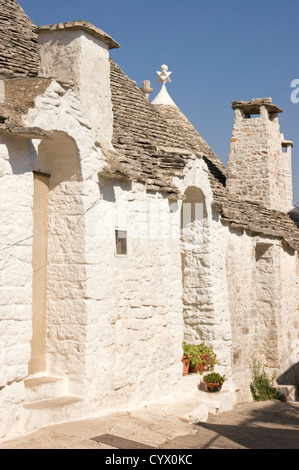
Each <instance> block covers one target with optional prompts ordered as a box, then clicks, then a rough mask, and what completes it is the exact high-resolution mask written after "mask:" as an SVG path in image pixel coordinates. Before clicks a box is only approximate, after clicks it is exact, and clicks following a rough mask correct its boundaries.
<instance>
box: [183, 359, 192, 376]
mask: <svg viewBox="0 0 299 470" xmlns="http://www.w3.org/2000/svg"><path fill="white" fill-rule="evenodd" d="M189 360H190V356H185V355H184V356H183V359H182V363H183V375H188V374H189Z"/></svg>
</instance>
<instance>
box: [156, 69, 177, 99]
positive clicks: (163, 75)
mask: <svg viewBox="0 0 299 470" xmlns="http://www.w3.org/2000/svg"><path fill="white" fill-rule="evenodd" d="M171 74H172V72H168V67H167V65H161V71H159V72H157V75H158V78H157V82H160V83H162V88H161V90H160V93H158V95H157V96H156V98H155V99H154V100H153V101H152V104H167V105H170V106H176V104H175V103H174V101H173V100H172V99H171V97H170V96H169V93H168V91H167V90H166V83H171V80H170V78H169V77H170V75H171Z"/></svg>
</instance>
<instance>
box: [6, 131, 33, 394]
mask: <svg viewBox="0 0 299 470" xmlns="http://www.w3.org/2000/svg"><path fill="white" fill-rule="evenodd" d="M35 158H36V155H35V151H34V148H33V147H32V145H31V144H30V143H28V142H27V141H26V140H25V139H19V138H11V137H1V140H0V199H1V223H0V225H1V243H0V245H1V257H0V263H1V264H0V270H1V277H0V337H1V342H0V389H1V387H4V386H6V385H9V384H11V383H13V382H15V381H20V380H22V379H23V378H24V377H26V376H27V375H28V361H29V359H30V340H31V334H32V324H31V317H32V307H31V301H32V266H31V262H32V224H33V221H32V193H33V178H32V173H31V170H32V166H33V164H34V160H35Z"/></svg>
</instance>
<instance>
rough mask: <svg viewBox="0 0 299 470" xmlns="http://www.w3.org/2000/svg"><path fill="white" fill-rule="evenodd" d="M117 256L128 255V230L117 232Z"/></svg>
mask: <svg viewBox="0 0 299 470" xmlns="http://www.w3.org/2000/svg"><path fill="white" fill-rule="evenodd" d="M115 243H116V254H117V255H123V256H124V255H127V232H126V230H115Z"/></svg>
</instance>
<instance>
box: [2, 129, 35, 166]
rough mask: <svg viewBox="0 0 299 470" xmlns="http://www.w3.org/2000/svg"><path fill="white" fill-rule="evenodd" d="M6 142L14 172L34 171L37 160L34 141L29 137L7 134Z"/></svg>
mask: <svg viewBox="0 0 299 470" xmlns="http://www.w3.org/2000/svg"><path fill="white" fill-rule="evenodd" d="M5 144H6V145H7V149H8V155H9V163H10V166H11V169H12V173H13V174H14V175H23V174H24V173H27V172H32V169H33V167H34V165H35V162H36V160H37V153H36V150H35V147H34V145H33V144H32V142H31V141H30V140H28V139H23V138H17V137H15V136H14V137H10V136H7V137H6V139H5Z"/></svg>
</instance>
